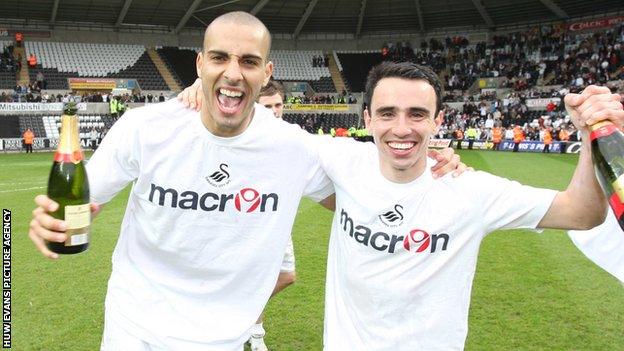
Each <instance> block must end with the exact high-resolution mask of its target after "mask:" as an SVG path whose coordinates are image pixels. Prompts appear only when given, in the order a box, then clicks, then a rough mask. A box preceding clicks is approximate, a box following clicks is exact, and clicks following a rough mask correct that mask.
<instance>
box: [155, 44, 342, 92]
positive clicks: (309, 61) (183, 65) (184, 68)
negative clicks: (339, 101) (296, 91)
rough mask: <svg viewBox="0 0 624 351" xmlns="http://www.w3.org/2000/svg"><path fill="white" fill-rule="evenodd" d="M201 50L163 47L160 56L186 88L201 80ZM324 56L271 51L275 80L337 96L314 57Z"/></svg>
mask: <svg viewBox="0 0 624 351" xmlns="http://www.w3.org/2000/svg"><path fill="white" fill-rule="evenodd" d="M199 51H200V48H198V47H194V48H175V47H161V48H158V49H157V52H158V53H159V54H160V55H161V57H163V59H164V60H165V62H167V64H168V65H169V66H170V67H171V70H172V71H173V72H175V74H176V75H177V77H178V79H179V80H180V82H181V83H182V85H184V86H189V85H191V84H193V82H194V81H195V79H196V78H197V71H196V70H195V59H196V57H197V52H199ZM317 56H323V52H322V51H314V50H309V51H299V50H297V51H295V50H293V51H290V50H273V51H271V61H272V62H273V63H274V70H273V78H274V79H276V80H279V81H297V82H301V81H307V82H309V83H310V85H311V86H312V88H313V89H314V90H315V91H316V92H318V93H335V92H336V88H335V87H334V82H333V81H332V79H331V73H330V72H329V69H328V68H327V67H314V65H313V60H314V57H317Z"/></svg>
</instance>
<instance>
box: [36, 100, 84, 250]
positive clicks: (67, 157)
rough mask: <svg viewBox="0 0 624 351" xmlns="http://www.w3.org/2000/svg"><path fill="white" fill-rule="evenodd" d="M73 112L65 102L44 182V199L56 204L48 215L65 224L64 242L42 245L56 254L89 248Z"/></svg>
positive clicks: (72, 106) (73, 106)
mask: <svg viewBox="0 0 624 351" xmlns="http://www.w3.org/2000/svg"><path fill="white" fill-rule="evenodd" d="M76 110H77V108H76V104H75V103H69V104H67V105H66V106H65V108H64V109H63V115H62V117H61V118H62V121H61V136H60V139H59V144H58V149H57V150H56V153H55V154H54V163H53V165H52V170H51V171H50V178H49V179H48V197H49V198H50V199H52V200H54V201H56V202H57V203H58V204H59V208H58V209H57V210H56V211H55V212H52V213H51V215H52V216H53V217H54V218H58V219H61V220H64V221H65V222H66V223H67V231H66V234H67V240H66V241H65V242H62V243H59V242H52V241H47V242H46V246H47V247H48V249H50V250H51V251H53V252H56V253H59V254H75V253H79V252H82V251H84V250H86V249H87V247H88V246H89V227H90V225H91V209H90V205H89V181H88V179H87V170H86V168H85V164H84V154H83V152H82V148H81V147H80V138H79V132H78V117H77V116H76Z"/></svg>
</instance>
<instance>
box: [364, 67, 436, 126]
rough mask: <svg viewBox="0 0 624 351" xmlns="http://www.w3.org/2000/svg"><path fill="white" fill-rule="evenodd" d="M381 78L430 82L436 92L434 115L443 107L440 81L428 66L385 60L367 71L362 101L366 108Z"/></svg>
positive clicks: (369, 104) (369, 105) (369, 106)
mask: <svg viewBox="0 0 624 351" xmlns="http://www.w3.org/2000/svg"><path fill="white" fill-rule="evenodd" d="M383 78H403V79H420V80H424V81H426V82H427V83H429V84H431V86H432V87H433V90H434V91H435V94H436V100H437V101H436V111H435V114H434V117H435V116H437V115H438V113H439V112H440V111H441V110H442V109H443V108H442V94H443V92H444V91H443V89H442V82H440V78H439V77H438V75H437V74H436V73H435V72H434V71H433V70H432V69H431V68H429V67H427V66H421V65H417V64H415V63H412V62H390V61H385V62H382V63H380V64H378V65H377V66H375V67H373V68H372V69H371V70H370V72H368V78H367V79H366V92H365V93H364V102H365V103H366V106H368V108H369V109H370V108H371V100H372V99H373V92H374V91H375V88H376V87H377V84H378V83H379V81H380V80H382V79H383Z"/></svg>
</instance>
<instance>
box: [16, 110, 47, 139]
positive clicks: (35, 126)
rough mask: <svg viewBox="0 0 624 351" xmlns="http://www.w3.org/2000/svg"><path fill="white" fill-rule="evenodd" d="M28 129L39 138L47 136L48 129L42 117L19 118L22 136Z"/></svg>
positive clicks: (23, 116) (22, 116) (21, 116)
mask: <svg viewBox="0 0 624 351" xmlns="http://www.w3.org/2000/svg"><path fill="white" fill-rule="evenodd" d="M26 129H30V130H32V131H33V133H35V136H37V137H44V136H47V134H46V129H45V126H44V124H43V120H42V119H41V117H40V116H26V115H20V116H19V131H20V135H22V133H24V132H25V131H26Z"/></svg>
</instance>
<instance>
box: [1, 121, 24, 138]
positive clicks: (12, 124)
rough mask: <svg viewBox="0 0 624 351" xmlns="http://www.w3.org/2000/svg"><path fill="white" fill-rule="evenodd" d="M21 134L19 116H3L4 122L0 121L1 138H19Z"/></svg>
mask: <svg viewBox="0 0 624 351" xmlns="http://www.w3.org/2000/svg"><path fill="white" fill-rule="evenodd" d="M21 135H22V134H20V121H19V116H15V115H5V116H2V123H0V138H19V137H20V136H21Z"/></svg>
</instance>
